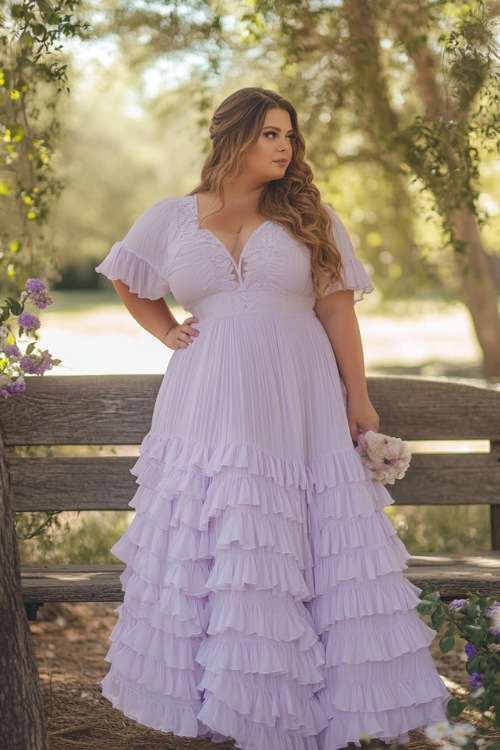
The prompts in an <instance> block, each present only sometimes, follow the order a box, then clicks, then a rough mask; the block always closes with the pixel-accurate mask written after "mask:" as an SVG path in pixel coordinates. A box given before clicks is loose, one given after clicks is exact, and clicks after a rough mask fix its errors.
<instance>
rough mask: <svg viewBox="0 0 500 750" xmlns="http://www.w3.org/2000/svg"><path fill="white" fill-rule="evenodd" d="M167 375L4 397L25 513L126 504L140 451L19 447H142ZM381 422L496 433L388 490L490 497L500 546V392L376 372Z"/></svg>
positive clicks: (433, 433) (431, 431)
mask: <svg viewBox="0 0 500 750" xmlns="http://www.w3.org/2000/svg"><path fill="white" fill-rule="evenodd" d="M160 383H161V376H159V375H113V376H69V377H65V376H49V377H44V378H30V379H29V380H28V387H27V390H26V393H25V394H23V395H22V396H20V397H16V398H12V399H9V400H7V401H5V402H2V403H1V404H0V429H1V431H2V433H3V440H4V443H5V447H6V450H7V452H8V453H9V456H8V462H9V467H10V474H11V479H12V490H13V503H14V508H15V510H18V511H39V510H78V509H81V510H123V509H126V508H127V506H128V502H129V500H130V499H131V497H132V495H133V493H134V490H135V484H134V478H133V477H132V476H131V475H130V474H129V471H128V469H130V468H131V466H132V465H133V463H134V462H135V458H134V457H133V456H123V455H116V456H115V455H106V456H102V455H95V456H82V455H67V456H66V455H65V456H60V455H59V456H58V455H55V456H47V457H30V456H28V457H24V456H16V455H15V453H14V450H13V449H14V448H16V447H17V446H40V445H52V446H87V445H93V446H117V445H121V446H127V445H128V446H134V445H139V444H140V442H141V440H142V439H143V437H144V435H145V434H146V433H147V431H148V430H149V428H150V424H151V416H152V411H153V406H154V401H155V398H156V394H157V392H158V389H159V387H160ZM368 383H369V390H370V396H371V398H372V400H373V403H374V406H375V408H376V409H377V410H378V412H379V414H380V416H381V425H380V430H381V432H384V433H386V434H389V435H396V436H398V437H401V438H404V439H405V440H410V441H435V440H453V441H457V440H458V441H470V440H483V441H489V448H487V452H483V453H417V454H414V456H413V459H412V465H411V470H410V471H409V472H408V474H407V475H406V477H405V478H404V479H403V480H401V481H399V482H397V483H396V484H395V485H394V486H393V487H391V488H390V490H391V494H392V495H393V497H394V499H395V501H396V502H397V503H402V504H411V505H420V504H423V505H435V504H441V505H446V504H471V503H474V504H488V505H491V506H492V516H491V518H492V544H493V549H500V392H498V391H496V390H493V389H487V388H479V387H475V386H470V385H462V384H459V383H453V382H447V381H439V380H425V379H414V378H406V377H382V378H377V377H372V378H369V379H368Z"/></svg>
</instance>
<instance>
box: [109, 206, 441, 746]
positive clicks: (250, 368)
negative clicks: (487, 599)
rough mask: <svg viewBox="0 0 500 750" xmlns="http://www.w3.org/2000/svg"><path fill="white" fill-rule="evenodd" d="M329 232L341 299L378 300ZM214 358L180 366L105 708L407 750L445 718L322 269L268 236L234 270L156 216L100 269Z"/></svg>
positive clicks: (237, 732) (192, 230)
mask: <svg viewBox="0 0 500 750" xmlns="http://www.w3.org/2000/svg"><path fill="white" fill-rule="evenodd" d="M333 216H334V222H335V223H334V231H335V239H336V241H337V243H338V245H339V249H340V250H341V252H342V256H343V263H344V266H343V267H344V281H345V282H346V285H347V286H348V288H352V289H353V290H357V291H359V292H366V291H370V289H371V285H370V282H369V279H368V277H367V276H366V273H365V271H364V269H363V268H362V266H361V264H360V263H359V261H358V260H357V259H356V258H355V257H354V254H353V251H352V246H351V245H350V242H349V240H348V237H347V235H346V233H345V230H344V229H343V227H342V225H341V224H340V222H339V221H338V219H337V217H335V215H333ZM98 270H100V271H101V272H103V273H105V274H106V275H108V276H109V277H110V278H112V279H117V278H119V279H121V280H122V281H124V282H125V283H127V284H129V286H130V288H131V289H132V291H135V292H136V293H137V294H139V295H140V296H143V297H147V298H150V299H156V298H158V296H161V295H162V294H165V293H167V291H169V290H172V292H173V293H174V295H175V296H176V298H177V299H178V300H179V301H181V303H182V304H183V305H184V307H185V308H186V310H188V311H189V312H190V313H192V314H193V315H196V317H197V318H198V319H199V323H198V324H197V328H198V329H199V331H200V334H199V336H198V337H197V338H196V339H195V340H194V341H193V343H192V344H191V345H190V346H189V347H188V349H185V350H183V349H179V350H176V351H175V352H174V354H173V356H172V359H171V361H170V364H169V367H168V369H167V372H166V375H165V378H164V380H163V383H162V386H161V388H160V392H159V394H158V398H157V402H156V406H155V411H154V415H153V422H152V426H151V430H150V432H149V433H148V435H146V437H145V438H144V441H143V443H142V446H141V453H140V457H139V459H138V460H137V462H136V464H135V466H134V468H133V473H134V475H135V476H136V478H137V484H138V488H137V492H136V494H135V496H134V498H133V500H132V502H131V506H132V508H133V509H134V510H135V516H134V519H133V521H132V523H131V524H130V526H129V528H128V529H127V530H126V532H125V533H124V535H123V536H122V538H121V539H120V540H119V541H118V542H117V543H116V544H115V545H114V546H113V548H112V552H113V553H114V554H115V555H116V556H117V557H118V558H119V559H120V560H122V561H124V562H125V563H126V569H125V572H124V573H123V575H122V585H123V590H124V602H123V604H122V605H121V606H120V607H119V608H118V614H119V617H118V622H117V625H116V627H115V629H114V630H113V633H112V634H111V641H112V644H111V648H110V650H109V653H108V656H107V659H108V661H109V662H110V669H109V672H108V674H107V675H106V677H105V678H104V680H103V682H102V689H103V694H104V695H105V696H106V697H107V698H109V700H111V701H112V703H113V705H114V706H116V707H117V708H119V709H120V710H121V711H123V712H124V713H125V714H126V715H127V716H129V717H131V718H134V719H136V720H137V721H139V722H141V723H142V724H145V725H147V726H150V727H153V728H155V729H159V730H161V731H164V732H173V733H174V734H176V735H180V736H191V737H196V736H212V737H213V738H214V739H215V740H218V739H222V738H227V737H230V738H234V739H235V741H236V746H237V747H239V748H241V749H242V750H262V749H263V748H265V749H266V750H336V749H337V748H342V747H345V746H346V745H347V743H348V742H355V743H358V744H359V741H360V738H362V737H364V736H367V735H368V736H370V737H372V738H380V739H382V740H384V741H391V740H392V739H395V738H398V739H399V740H400V741H404V740H405V739H406V737H407V732H408V730H410V729H413V728H417V727H422V726H425V725H427V724H429V723H431V722H433V721H436V720H439V719H442V718H443V716H444V708H445V705H446V702H447V700H448V698H449V696H448V694H447V692H446V690H445V688H444V686H443V683H442V681H441V679H440V677H439V675H438V674H437V671H436V669H435V666H434V663H433V661H432V658H431V656H430V653H429V651H428V646H429V644H430V642H431V640H432V637H433V635H434V632H433V631H432V630H431V629H430V628H428V627H427V626H426V625H425V624H424V623H423V622H422V621H421V620H420V619H419V617H418V615H417V614H416V612H415V607H416V605H417V603H418V594H419V590H418V589H417V588H416V587H415V586H413V585H412V584H410V583H409V582H408V581H407V580H406V579H405V578H404V576H403V573H402V571H403V570H404V568H405V567H406V562H407V559H408V553H407V551H406V550H405V548H404V545H403V544H402V543H401V541H400V540H399V539H398V537H397V535H396V532H395V530H394V528H393V527H392V525H391V524H390V522H389V521H388V519H387V517H386V516H385V514H384V510H383V509H384V507H385V506H386V505H388V504H389V503H391V502H392V499H391V498H390V496H389V494H388V493H387V491H386V490H385V488H384V487H383V486H382V485H381V484H379V483H377V482H374V481H372V479H371V476H370V474H369V472H368V471H367V469H366V468H365V467H364V466H363V464H362V462H361V460H360V458H359V456H358V454H357V453H356V452H355V450H354V448H353V446H352V442H351V440H350V436H349V430H348V425H347V419H346V413H345V405H344V390H343V386H342V383H341V381H340V378H339V374H338V370H337V366H336V362H335V357H334V355H333V352H332V348H331V345H330V342H329V340H328V337H327V336H326V333H325V330H324V328H323V326H322V325H321V323H320V322H319V320H318V318H317V317H316V316H315V314H314V297H313V296H312V287H311V280H310V261H309V258H308V254H307V250H306V249H305V248H304V247H303V246H301V245H300V243H298V242H296V241H295V240H293V239H292V238H291V237H289V236H288V235H287V233H286V232H285V231H284V230H283V229H282V228H281V227H279V226H278V225H276V224H275V223H274V222H265V223H264V224H263V225H262V226H261V227H260V228H259V229H258V230H257V231H256V232H255V233H254V235H252V237H251V238H250V240H249V242H248V243H247V245H246V247H245V248H244V251H243V255H242V257H241V260H240V262H239V263H238V264H236V263H235V262H234V261H233V259H232V258H231V256H230V255H229V253H228V252H227V250H226V249H225V248H224V247H223V246H222V245H221V243H220V242H219V241H218V240H217V238H215V237H214V236H213V235H211V234H210V232H207V231H206V230H200V229H198V223H197V212H196V199H195V197H194V196H188V197H186V198H178V199H169V200H167V201H162V202H160V203H159V204H157V205H156V206H154V207H153V208H152V209H150V210H149V212H146V214H144V215H143V216H142V217H141V218H140V219H139V220H138V222H137V223H136V225H134V227H133V228H132V230H130V232H129V234H128V235H127V237H126V238H125V240H124V242H123V243H117V244H116V245H115V246H114V247H113V248H112V250H111V253H110V254H109V255H108V257H107V258H106V260H105V261H104V262H103V264H101V266H100V267H99V269H98Z"/></svg>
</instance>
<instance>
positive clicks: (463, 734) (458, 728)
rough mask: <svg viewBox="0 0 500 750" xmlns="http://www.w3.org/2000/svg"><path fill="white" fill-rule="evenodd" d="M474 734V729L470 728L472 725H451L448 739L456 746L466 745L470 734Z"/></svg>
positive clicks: (465, 723) (464, 723) (463, 723)
mask: <svg viewBox="0 0 500 750" xmlns="http://www.w3.org/2000/svg"><path fill="white" fill-rule="evenodd" d="M475 733H476V728H475V727H473V726H472V724H467V722H465V721H464V722H461V723H460V724H453V725H452V727H451V732H450V734H449V738H450V740H451V741H452V742H454V743H455V744H456V745H460V746H462V745H466V744H467V742H468V740H469V737H470V736H471V735H472V734H475Z"/></svg>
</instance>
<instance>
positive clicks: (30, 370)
mask: <svg viewBox="0 0 500 750" xmlns="http://www.w3.org/2000/svg"><path fill="white" fill-rule="evenodd" d="M19 367H20V368H21V370H22V371H23V372H24V373H26V375H33V374H34V372H35V367H36V360H35V359H33V358H32V357H28V356H26V357H22V358H21V361H20V362H19Z"/></svg>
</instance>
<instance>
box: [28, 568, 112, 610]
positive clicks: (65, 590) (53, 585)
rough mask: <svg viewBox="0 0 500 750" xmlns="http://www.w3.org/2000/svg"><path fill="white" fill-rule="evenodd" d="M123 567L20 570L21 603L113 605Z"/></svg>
mask: <svg viewBox="0 0 500 750" xmlns="http://www.w3.org/2000/svg"><path fill="white" fill-rule="evenodd" d="M123 569H124V566H123V565H73V566H72V565H54V566H46V565H33V566H23V567H22V570H21V585H22V592H23V599H24V601H25V602H117V601H121V600H122V599H123V592H122V590H121V584H120V574H121V573H122V571H123Z"/></svg>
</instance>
